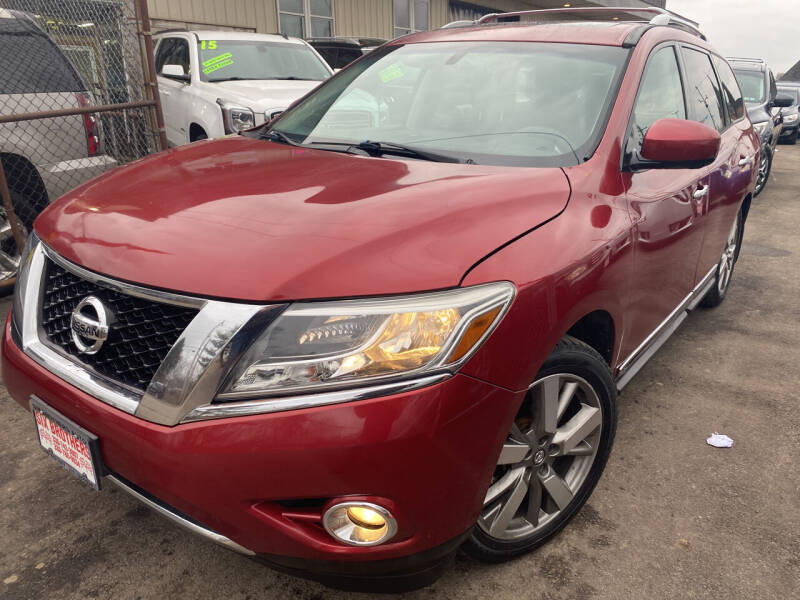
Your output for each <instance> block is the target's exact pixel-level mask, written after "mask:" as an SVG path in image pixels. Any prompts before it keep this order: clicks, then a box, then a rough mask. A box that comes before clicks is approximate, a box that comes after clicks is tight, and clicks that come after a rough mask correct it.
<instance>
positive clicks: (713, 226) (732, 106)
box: [697, 55, 758, 280]
mask: <svg viewBox="0 0 800 600" xmlns="http://www.w3.org/2000/svg"><path fill="white" fill-rule="evenodd" d="M711 62H712V63H713V65H714V70H715V71H716V73H717V76H718V79H719V91H720V93H721V96H722V103H723V105H724V107H725V112H726V114H727V120H726V126H725V129H724V130H723V131H721V132H720V136H721V138H722V140H721V144H720V151H719V156H718V162H717V167H716V168H715V169H714V170H713V171H712V173H711V193H710V195H709V197H708V200H707V203H706V206H705V207H704V220H705V224H704V226H703V228H704V231H703V234H704V235H703V249H702V251H701V254H700V260H699V262H698V265H697V279H698V280H700V279H702V277H703V276H704V275H705V274H707V273H708V272H709V271H710V270H711V269H714V268H715V266H716V264H717V262H719V260H720V257H721V255H722V251H723V249H724V248H725V244H726V242H727V239H728V235H729V233H730V230H731V228H732V227H733V225H734V223H735V219H736V215H737V213H738V211H739V207H740V206H741V203H742V201H743V200H744V198H745V196H746V195H747V193H748V190H749V186H750V182H751V180H752V178H753V169H754V165H755V157H756V154H757V152H758V149H757V148H756V147H755V146H754V145H753V141H752V139H751V137H750V136H749V135H748V130H749V128H750V124H749V122H748V121H747V119H745V108H744V99H743V98H742V92H741V90H740V89H739V84H738V83H737V81H736V76H735V75H734V74H733V71H732V70H731V68H730V66H729V65H728V63H727V62H725V60H724V59H722V58H720V57H719V56H715V55H711ZM702 64H703V65H704V64H705V63H702ZM706 75H707V76H710V75H709V74H708V73H706Z"/></svg>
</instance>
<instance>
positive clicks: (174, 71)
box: [161, 65, 190, 82]
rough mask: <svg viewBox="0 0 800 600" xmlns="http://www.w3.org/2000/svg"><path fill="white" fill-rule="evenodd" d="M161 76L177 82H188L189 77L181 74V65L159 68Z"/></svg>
mask: <svg viewBox="0 0 800 600" xmlns="http://www.w3.org/2000/svg"><path fill="white" fill-rule="evenodd" d="M161 76H162V77H168V78H169V79H175V80H177V81H187V82H188V81H190V77H189V76H188V75H187V74H186V73H184V72H183V66H182V65H164V66H163V67H161Z"/></svg>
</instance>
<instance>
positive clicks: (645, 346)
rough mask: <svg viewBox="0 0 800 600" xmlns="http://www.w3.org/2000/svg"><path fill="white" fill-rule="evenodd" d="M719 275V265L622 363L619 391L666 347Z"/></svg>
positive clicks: (618, 381) (618, 374) (618, 379)
mask: <svg viewBox="0 0 800 600" xmlns="http://www.w3.org/2000/svg"><path fill="white" fill-rule="evenodd" d="M716 273H717V265H714V267H713V268H712V269H711V270H710V271H709V272H708V273H706V276H705V277H703V279H702V280H701V281H700V283H698V284H697V285H696V286H695V288H694V289H693V290H692V291H691V292H690V293H689V294H688V295H687V296H686V298H684V299H683V300H682V301H681V303H680V304H678V306H676V307H675V310H673V311H672V312H671V313H670V314H669V316H667V318H666V319H664V320H663V321H662V322H661V323H660V324H659V326H658V327H656V328H655V329H654V330H653V332H652V333H651V334H650V335H648V336H647V338H646V339H645V340H644V341H643V342H642V343H641V344H639V347H638V348H636V350H634V351H633V352H631V354H630V356H628V358H626V359H625V360H624V361H622V362H621V363H620V366H619V370H618V372H617V391H620V392H621V391H622V388H624V387H625V386H626V385H628V383H629V382H630V380H631V379H633V377H634V376H635V375H636V373H638V372H639V370H640V369H641V368H642V367H643V366H644V365H645V364H646V363H647V361H648V360H650V359H651V358H652V357H653V355H654V354H655V353H656V352H657V351H658V349H659V348H661V346H663V345H664V342H666V341H667V340H668V339H669V338H670V336H672V334H673V333H675V330H676V329H678V327H679V326H680V324H681V323H683V321H684V319H686V317H688V316H689V312H690V311H692V310H694V309H695V308H696V307H697V305H698V304H700V301H701V300H702V299H703V298H704V297H705V295H706V294H707V293H708V291H709V290H710V289H711V286H713V285H714V281H715V278H714V276H715V275H716Z"/></svg>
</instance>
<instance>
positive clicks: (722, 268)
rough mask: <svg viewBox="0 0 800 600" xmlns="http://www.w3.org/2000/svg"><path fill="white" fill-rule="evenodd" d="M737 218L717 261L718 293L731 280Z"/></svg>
mask: <svg viewBox="0 0 800 600" xmlns="http://www.w3.org/2000/svg"><path fill="white" fill-rule="evenodd" d="M738 234H739V220H738V219H737V220H736V222H735V223H734V224H733V228H732V229H731V232H730V233H729V234H728V241H727V242H726V245H725V250H724V251H723V252H722V258H721V259H720V261H719V267H718V269H719V270H718V272H717V289H718V290H719V293H720V294H723V293H724V292H725V290H726V289H727V288H728V283H729V282H730V280H731V274H732V273H733V265H734V263H735V262H736V246H737V245H738V244H737V242H738V237H739V235H738Z"/></svg>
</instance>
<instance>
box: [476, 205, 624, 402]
mask: <svg viewBox="0 0 800 600" xmlns="http://www.w3.org/2000/svg"><path fill="white" fill-rule="evenodd" d="M632 269H633V244H632V238H631V226H630V217H629V215H628V212H627V207H626V206H625V204H624V202H622V201H621V200H619V199H609V198H606V199H601V197H600V196H599V195H595V196H593V197H591V199H590V197H586V198H583V199H582V200H580V201H574V202H573V201H571V202H570V204H569V205H568V207H567V209H566V210H565V211H564V212H563V213H562V214H561V215H559V216H558V217H556V218H555V219H554V220H552V221H550V222H548V223H546V224H545V225H543V226H541V227H539V228H538V229H535V230H534V231H532V232H530V233H529V234H527V235H526V236H524V237H522V238H520V239H518V240H516V241H515V242H514V243H512V244H510V245H508V246H506V247H505V248H503V249H502V250H500V251H498V252H496V253H495V254H493V255H491V256H490V257H488V258H487V259H485V260H484V261H483V262H482V263H480V264H479V265H478V266H476V267H475V268H473V269H472V270H471V271H470V272H469V273H468V274H467V276H466V277H465V278H464V280H463V282H462V285H476V284H479V283H486V282H489V281H499V280H509V281H512V282H513V283H514V284H515V285H516V286H517V296H516V298H515V300H514V303H513V304H512V306H511V308H510V310H509V312H508V314H507V315H506V316H505V318H504V319H503V321H502V322H501V323H500V325H499V326H498V328H497V330H496V331H495V332H494V333H493V334H492V336H491V337H490V338H489V339H488V340H487V341H486V343H485V344H484V346H483V347H482V348H481V349H480V350H479V351H478V352H477V353H476V354H475V356H474V357H473V358H472V359H471V360H470V361H469V362H468V363H467V364H466V365H465V366H464V369H463V372H464V373H466V374H468V375H471V376H473V377H476V378H479V379H483V380H485V381H489V382H491V383H494V384H495V385H499V386H502V387H505V388H508V389H511V390H515V391H518V390H522V389H525V388H527V387H528V386H529V385H530V384H531V383H532V382H533V381H534V379H535V377H536V373H537V372H538V371H539V368H540V367H541V365H542V363H543V362H544V360H545V358H547V356H548V354H550V352H551V350H552V349H553V348H554V347H555V345H556V344H557V343H558V341H559V340H560V339H561V338H562V337H563V336H564V335H565V334H566V333H567V331H569V329H570V328H571V327H572V326H573V325H574V324H575V323H576V322H577V321H579V320H580V319H581V318H582V317H583V316H585V315H587V314H589V313H591V312H594V311H597V310H602V311H605V312H607V313H608V314H609V315H610V316H611V319H612V321H613V324H614V332H615V335H614V338H615V339H614V341H613V348H614V350H613V354H612V356H613V358H612V365H611V366H612V367H613V366H614V365H615V364H616V360H617V358H618V354H619V348H620V340H621V339H622V335H623V334H624V330H625V311H624V310H623V306H624V296H625V293H626V290H627V287H628V281H629V280H630V273H631V272H632Z"/></svg>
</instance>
